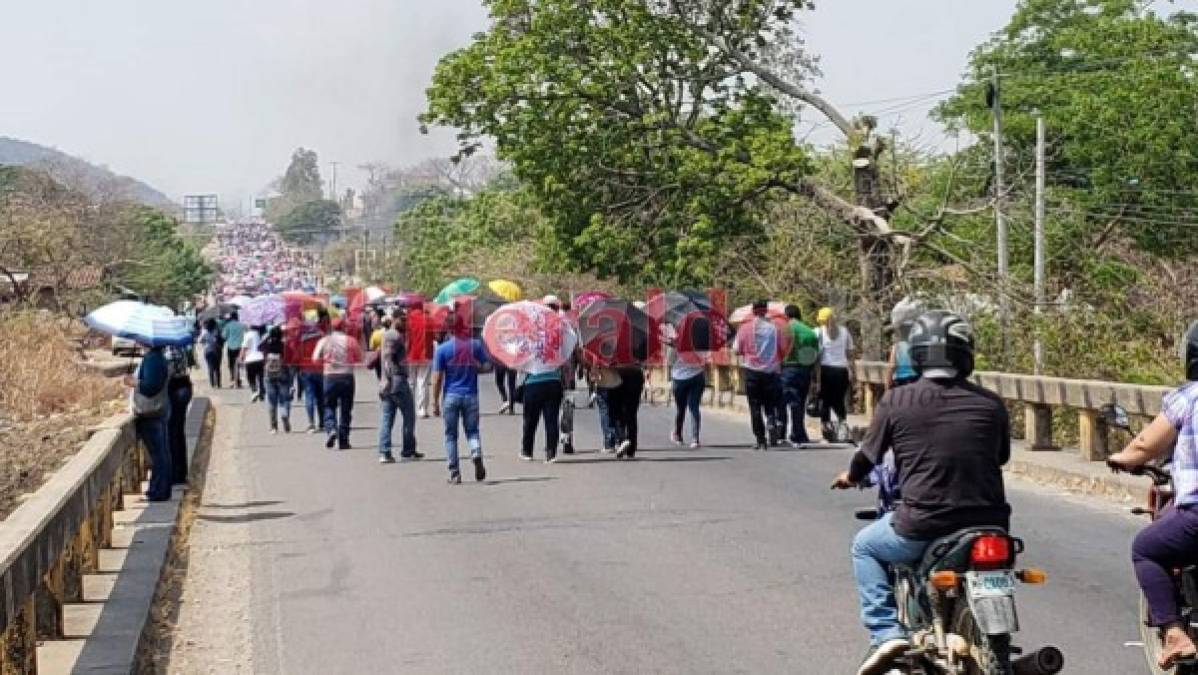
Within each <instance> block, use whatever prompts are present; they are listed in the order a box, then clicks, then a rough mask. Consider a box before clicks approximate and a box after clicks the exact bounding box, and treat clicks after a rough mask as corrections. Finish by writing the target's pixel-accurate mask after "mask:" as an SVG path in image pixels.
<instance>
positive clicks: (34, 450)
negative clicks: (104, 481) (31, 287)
mask: <svg viewBox="0 0 1198 675" xmlns="http://www.w3.org/2000/svg"><path fill="white" fill-rule="evenodd" d="M73 326H76V328H73ZM81 334H82V329H81V328H77V324H72V323H71V322H70V321H69V320H66V319H59V318H56V317H53V316H52V315H49V314H41V313H3V312H0V519H3V518H5V517H6V516H7V515H8V514H9V513H10V512H11V511H12V510H13V509H14V508H16V506H17V505H18V504H19V503H20V501H21V499H22V498H23V495H26V494H28V493H30V492H33V491H34V490H36V489H37V488H38V487H40V486H41V484H42V483H43V482H44V481H45V479H46V476H48V475H49V474H51V473H53V472H54V471H55V470H56V469H57V468H58V467H59V466H61V465H62V463H63V462H65V461H66V460H67V459H69V458H70V457H72V456H74V455H75V453H77V452H78V451H79V448H80V447H81V446H82V444H83V443H84V442H85V441H86V440H87V438H88V436H89V432H88V429H89V427H91V426H93V425H95V424H96V423H97V422H99V421H100V420H102V419H104V418H105V417H107V416H109V415H111V414H113V413H115V412H118V411H119V410H120V409H121V406H122V403H121V398H122V397H121V394H122V387H121V384H120V382H119V381H117V380H111V379H108V378H105V377H103V376H101V375H98V374H95V373H93V372H90V371H87V370H85V369H83V368H81V367H79V366H78V365H77V361H78V359H79V358H80V355H79V352H78V350H77V344H78V343H76V342H73V340H74V339H75V338H76V337H77V336H78V335H81Z"/></svg>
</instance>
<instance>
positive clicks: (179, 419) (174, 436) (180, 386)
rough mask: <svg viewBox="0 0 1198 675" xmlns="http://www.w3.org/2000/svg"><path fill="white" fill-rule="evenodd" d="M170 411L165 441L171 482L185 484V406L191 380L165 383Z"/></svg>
mask: <svg viewBox="0 0 1198 675" xmlns="http://www.w3.org/2000/svg"><path fill="white" fill-rule="evenodd" d="M166 391H167V395H168V396H169V397H170V399H171V411H170V414H169V416H168V417H167V419H166V441H167V445H168V446H169V447H170V453H171V482H172V483H174V484H175V485H179V484H181V483H186V482H187V466H188V462H187V434H186V433H185V430H186V428H187V406H188V404H190V403H191V378H188V377H180V378H176V379H173V380H171V381H170V382H168V383H167V390H166Z"/></svg>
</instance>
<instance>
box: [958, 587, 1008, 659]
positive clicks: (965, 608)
mask: <svg viewBox="0 0 1198 675" xmlns="http://www.w3.org/2000/svg"><path fill="white" fill-rule="evenodd" d="M952 632H953V633H956V634H957V635H960V636H961V637H963V638H965V641H966V642H968V643H969V646H970V652H971V653H972V654H973V658H969V659H966V661H965V673H966V675H1011V673H1012V670H1011V636H1010V635H986V634H985V633H983V632H982V630H981V629H980V628H978V624H977V621H976V620H974V618H973V612H972V611H971V610H970V609H969V603H968V602H965V601H960V602H958V603H957V606H956V607H955V608H954V609H953V621H952Z"/></svg>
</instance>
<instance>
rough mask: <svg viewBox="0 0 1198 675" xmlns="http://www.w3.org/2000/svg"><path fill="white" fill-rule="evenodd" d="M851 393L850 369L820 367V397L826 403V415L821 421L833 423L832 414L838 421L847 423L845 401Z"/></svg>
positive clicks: (822, 416) (847, 415) (847, 416)
mask: <svg viewBox="0 0 1198 675" xmlns="http://www.w3.org/2000/svg"><path fill="white" fill-rule="evenodd" d="M848 393H849V369H848V368H839V367H836V366H820V367H819V397H820V399H821V400H822V401H823V402H824V413H823V415H821V416H820V421H821V422H824V423H827V422H831V421H832V413H836V419H838V420H839V421H842V422H844V421H846V420H848V418H849V413H848V409H847V407H846V405H845V400H846V399H847V397H848Z"/></svg>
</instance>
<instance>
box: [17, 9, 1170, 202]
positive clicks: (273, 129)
mask: <svg viewBox="0 0 1198 675" xmlns="http://www.w3.org/2000/svg"><path fill="white" fill-rule="evenodd" d="M1189 1H1190V0H1187V4H1188V3H1189ZM0 5H2V6H0V63H5V64H7V66H6V67H5V69H4V74H3V95H0V135H7V136H13V137H16V138H21V139H24V140H29V141H33V142H37V143H42V144H45V145H51V146H54V147H57V148H59V149H60V150H63V151H65V152H69V153H71V154H76V155H79V156H82V157H84V158H85V159H88V160H89V161H92V162H96V163H102V164H106V165H108V166H109V167H110V168H112V169H113V170H114V171H117V172H119V173H124V174H127V175H131V176H134V177H137V178H140V179H142V180H145V181H147V182H149V183H151V184H152V185H154V186H156V187H158V188H159V189H161V190H163V191H165V192H166V193H167V194H168V195H170V196H171V197H173V198H175V199H178V198H179V197H180V196H181V195H183V194H188V193H196V192H219V193H220V194H221V195H222V200H223V201H225V202H228V201H233V200H237V199H247V198H248V197H249V196H250V195H252V194H255V193H256V192H258V191H259V190H261V189H262V188H263V187H264V186H265V185H266V184H267V183H268V182H269V181H270V180H271V179H273V178H274V177H275V176H277V175H279V174H280V173H282V171H283V169H284V168H285V166H286V163H287V160H288V158H289V156H290V153H291V151H292V150H293V149H295V148H296V147H297V146H300V145H303V146H305V147H310V148H314V149H315V150H317V151H318V152H319V153H320V158H321V172H322V174H323V175H325V177H326V178H327V176H328V172H329V162H330V161H338V162H340V163H341V168H340V169H339V175H340V180H339V183H340V185H342V186H345V185H348V184H354V183H356V182H358V181H359V180H360V175H357V174H356V172H354V171H353V167H354V166H355V165H357V164H360V163H362V162H366V161H370V160H381V161H385V162H388V163H391V164H397V165H403V164H407V163H412V162H415V161H418V160H420V159H422V158H425V157H429V156H434V155H440V156H444V155H448V154H450V153H451V152H452V149H453V141H452V136H451V135H450V134H448V133H440V134H434V135H433V136H421V135H420V134H419V132H418V130H417V124H416V122H415V117H416V115H417V114H418V113H419V112H420V111H421V110H422V108H423V96H424V88H425V87H426V86H427V83H428V80H429V77H430V75H431V73H432V69H433V66H434V64H435V63H436V61H437V58H438V57H439V56H440V55H441V54H443V53H445V52H446V51H448V50H450V49H452V48H454V47H456V46H460V45H463V44H465V43H466V42H467V41H468V40H469V38H470V35H471V34H472V33H474V32H475V31H478V30H481V29H483V28H484V27H485V14H484V12H483V11H482V9H481V5H480V2H479V1H478V0H336V1H332V0H190V1H188V0H37V1H36V2H33V1H27V0H0ZM1014 5H1015V0H908V1H906V2H899V1H898V0H820V1H818V2H817V9H816V11H815V12H814V13H812V14H809V15H807V17H806V18H805V31H806V34H807V38H808V40H809V42H810V46H811V47H812V49H814V50H815V51H816V52H817V53H819V54H820V55H821V58H822V68H823V70H824V78H823V79H822V80H821V81H820V83H819V87H820V89H821V90H822V91H823V92H824V93H825V95H826V96H827V97H828V98H830V99H831V100H833V101H835V102H837V103H864V104H862V105H855V106H849V107H848V110H849V111H850V112H855V111H858V110H868V111H877V110H885V109H886V108H894V107H900V108H903V107H904V106H908V107H906V108H904V109H900V110H896V111H893V112H887V113H885V114H883V115H882V117H883V124H884V125H889V124H893V123H896V122H897V123H899V124H901V126H902V128H903V129H904V130H906V131H909V132H912V133H913V132H916V131H919V130H920V129H926V131H925V133H927V134H929V136H931V137H934V136H936V135H937V134H939V132H938V131H937V130H936V128H935V127H934V125H930V124H928V123H927V122H926V119H925V114H926V111H927V109H928V107H929V105H930V104H931V103H934V101H915V102H913V103H908V102H906V101H887V102H881V103H873V102H875V101H879V100H881V99H893V98H897V97H906V96H912V95H919V94H928V93H931V92H936V91H940V90H943V89H946V88H949V87H952V86H953V85H954V84H955V83H956V81H957V78H958V76H959V75H960V73H961V71H962V69H963V67H964V64H965V57H966V55H967V54H968V52H969V50H970V49H971V48H972V47H973V46H974V45H976V44H977V43H979V42H980V41H982V40H984V39H985V38H986V37H987V35H988V34H989V33H991V32H992V31H994V30H997V29H998V28H1000V27H1001V26H1002V25H1003V24H1004V23H1005V22H1006V19H1007V18H1008V17H1009V15H1010V12H1011V10H1012V8H1013V7H1014ZM810 126H811V125H810V124H808V125H806V127H807V128H809V127H810ZM829 133H830V130H829V129H828V128H826V127H824V128H819V129H816V130H815V133H814V134H813V136H812V138H815V139H821V138H824V137H830V135H829Z"/></svg>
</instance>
